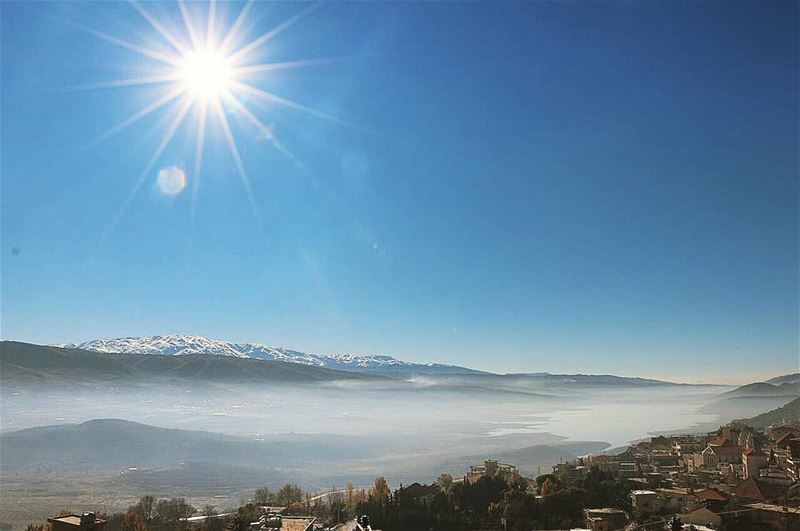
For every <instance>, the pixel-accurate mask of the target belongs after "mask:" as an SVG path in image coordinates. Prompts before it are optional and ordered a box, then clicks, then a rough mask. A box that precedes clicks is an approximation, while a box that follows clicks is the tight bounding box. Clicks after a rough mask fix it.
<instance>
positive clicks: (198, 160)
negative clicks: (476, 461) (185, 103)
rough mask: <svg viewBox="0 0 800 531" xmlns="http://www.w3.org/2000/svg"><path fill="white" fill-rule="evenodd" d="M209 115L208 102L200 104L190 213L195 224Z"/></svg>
mask: <svg viewBox="0 0 800 531" xmlns="http://www.w3.org/2000/svg"><path fill="white" fill-rule="evenodd" d="M207 113H208V102H207V101H202V102H200V116H199V118H198V125H197V141H196V147H195V153H194V173H193V174H192V179H193V180H194V182H193V184H192V206H191V211H190V213H189V216H190V220H191V222H192V223H194V216H195V209H196V206H197V195H198V191H199V190H200V170H201V168H202V166H203V144H204V142H205V135H206V115H207Z"/></svg>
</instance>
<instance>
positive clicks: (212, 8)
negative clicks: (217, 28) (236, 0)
mask: <svg viewBox="0 0 800 531" xmlns="http://www.w3.org/2000/svg"><path fill="white" fill-rule="evenodd" d="M216 17H217V2H216V0H210V1H209V2H208V27H207V28H206V47H207V48H212V47H213V46H214V24H215V23H216V20H215V19H216Z"/></svg>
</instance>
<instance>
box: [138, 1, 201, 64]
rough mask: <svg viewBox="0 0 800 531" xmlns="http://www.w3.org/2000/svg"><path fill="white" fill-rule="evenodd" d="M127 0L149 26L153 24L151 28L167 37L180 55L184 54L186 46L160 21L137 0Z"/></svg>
mask: <svg viewBox="0 0 800 531" xmlns="http://www.w3.org/2000/svg"><path fill="white" fill-rule="evenodd" d="M128 2H130V4H131V5H132V6H133V8H134V9H136V11H138V12H139V14H140V15H142V17H144V19H145V20H147V22H149V23H150V25H151V26H153V29H155V30H156V31H157V32H158V33H159V34H160V35H161V36H162V37H164V38H165V39H167V40H168V41H169V43H170V44H171V45H172V46H174V47H175V49H176V50H178V52H180V54H181V55H186V51H187V50H186V46H184V45H183V43H182V42H180V41H179V40H178V39H177V38H175V37H174V36H173V35H172V34H171V33H170V32H169V31H167V29H166V28H165V27H164V26H162V25H161V23H160V22H159V21H158V20H156V19H155V17H153V16H152V15H151V14H150V13H148V12H147V10H145V8H143V7H142V6H141V5H140V4H139V2H137V1H136V0H128Z"/></svg>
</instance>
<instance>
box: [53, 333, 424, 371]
mask: <svg viewBox="0 0 800 531" xmlns="http://www.w3.org/2000/svg"><path fill="white" fill-rule="evenodd" d="M57 346H59V347H64V348H78V349H82V350H91V351H94V352H107V353H123V354H144V355H157V356H181V355H186V354H208V355H215V356H232V357H236V358H254V359H261V360H273V361H283V362H288V363H300V364H303V365H313V366H316V367H325V368H329V369H339V370H363V369H384V368H393V367H413V366H417V364H414V363H406V362H403V361H400V360H398V359H396V358H393V357H391V356H374V355H366V356H362V355H355V354H326V355H323V354H308V353H305V352H299V351H297V350H290V349H285V348H280V347H270V346H267V345H261V344H258V343H231V342H228V341H219V340H216V339H208V338H206V337H200V336H189V335H181V334H173V335H166V336H146V337H122V338H116V339H96V340H92V341H85V342H83V343H64V344H60V345H57Z"/></svg>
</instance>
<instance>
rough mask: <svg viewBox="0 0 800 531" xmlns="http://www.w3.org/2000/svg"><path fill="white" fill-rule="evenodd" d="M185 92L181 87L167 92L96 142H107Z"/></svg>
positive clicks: (105, 133)
mask: <svg viewBox="0 0 800 531" xmlns="http://www.w3.org/2000/svg"><path fill="white" fill-rule="evenodd" d="M185 92H186V90H185V89H184V88H182V87H179V88H176V89H174V90H171V91H169V92H167V93H166V94H165V95H164V96H162V97H161V98H159V99H157V100H156V101H154V102H152V103H150V104H148V105H146V106H145V107H143V108H142V109H140V110H139V111H137V112H135V113H134V114H132V115H131V116H129V117H128V118H126V119H125V120H123V121H121V122H120V123H118V124H117V125H115V126H114V127H112V128H111V129H108V130H107V131H105V132H104V133H102V134H101V135H100V136H99V137H98V138H97V139H96V140H95V142H102V141H103V140H106V139H107V138H110V137H112V136H114V135H115V134H117V133H119V132H120V131H122V130H123V129H125V128H126V127H128V126H129V125H131V124H133V123H135V122H138V121H139V120H141V119H142V118H144V117H145V116H147V115H148V114H150V113H152V112H154V111H156V110H158V109H160V108H161V107H163V106H164V105H166V104H167V103H169V102H170V101H172V100H174V99H175V98H177V97H178V96H180V95H181V94H184V93H185Z"/></svg>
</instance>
